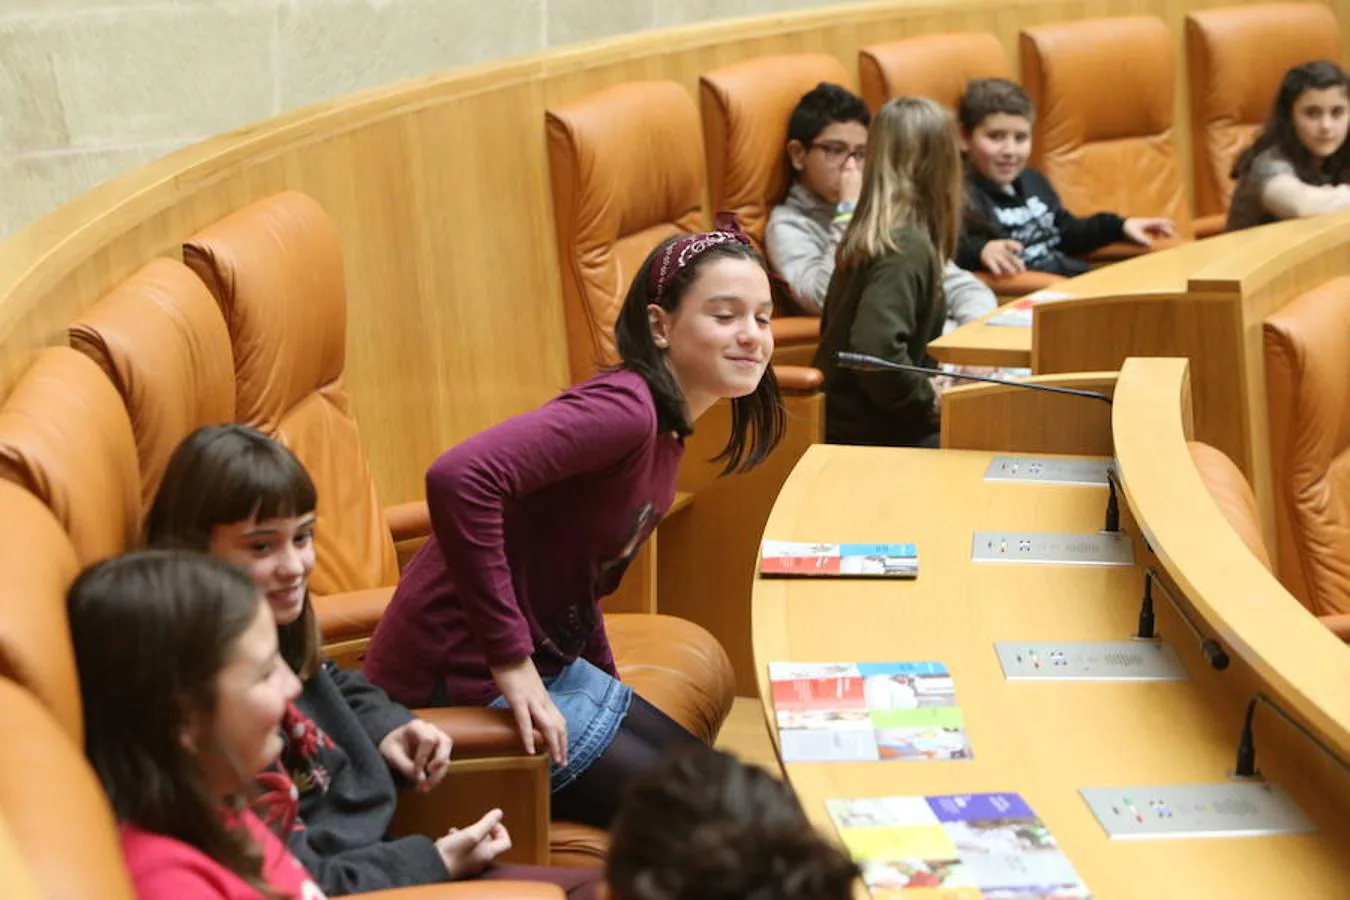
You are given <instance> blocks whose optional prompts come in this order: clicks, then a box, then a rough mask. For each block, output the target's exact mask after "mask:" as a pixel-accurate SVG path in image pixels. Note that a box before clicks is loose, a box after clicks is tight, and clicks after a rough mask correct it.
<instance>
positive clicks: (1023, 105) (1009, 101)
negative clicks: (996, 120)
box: [956, 78, 1036, 136]
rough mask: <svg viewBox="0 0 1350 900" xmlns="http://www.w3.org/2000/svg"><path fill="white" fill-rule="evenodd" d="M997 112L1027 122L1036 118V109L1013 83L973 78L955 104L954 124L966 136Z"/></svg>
mask: <svg viewBox="0 0 1350 900" xmlns="http://www.w3.org/2000/svg"><path fill="white" fill-rule="evenodd" d="M998 113H1003V114H1004V115H1006V116H1021V117H1022V118H1024V119H1026V120H1027V121H1028V122H1034V121H1035V119H1036V107H1035V106H1034V105H1033V104H1032V102H1031V98H1030V97H1028V96H1027V94H1026V91H1024V90H1022V88H1021V86H1020V85H1018V84H1017V82H1015V81H1009V80H1008V79H1006V78H976V79H973V80H972V81H970V82H969V83H968V84H967V85H966V90H965V93H963V94H962V95H961V99H960V100H959V101H957V104H956V118H957V121H959V122H960V123H961V130H962V131H963V132H965V134H966V135H967V136H969V135H970V133H971V132H973V131H974V130H975V129H976V128H978V127H979V125H980V123H981V122H983V121H984V120H985V119H987V118H989V117H990V116H993V115H997V114H998Z"/></svg>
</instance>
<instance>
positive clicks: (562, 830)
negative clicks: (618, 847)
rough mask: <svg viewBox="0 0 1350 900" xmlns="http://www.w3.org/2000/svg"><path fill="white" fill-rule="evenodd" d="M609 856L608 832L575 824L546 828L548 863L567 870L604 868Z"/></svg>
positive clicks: (565, 823) (556, 823) (567, 823)
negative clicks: (587, 867)
mask: <svg viewBox="0 0 1350 900" xmlns="http://www.w3.org/2000/svg"><path fill="white" fill-rule="evenodd" d="M608 854H609V832H607V831H602V830H600V829H599V828H592V827H591V826H589V825H578V824H577V823H576V822H553V823H551V824H550V825H549V826H548V861H549V864H550V865H554V866H565V867H567V868H583V867H585V866H604V864H605V858H606V857H607V856H608Z"/></svg>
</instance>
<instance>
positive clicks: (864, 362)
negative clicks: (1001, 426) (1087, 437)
mask: <svg viewBox="0 0 1350 900" xmlns="http://www.w3.org/2000/svg"><path fill="white" fill-rule="evenodd" d="M834 359H835V362H837V363H839V365H841V366H843V367H844V368H845V369H857V370H860V371H863V372H875V371H878V370H881V369H893V370H895V371H897V372H916V373H918V374H920V375H946V376H947V377H949V378H955V379H958V380H960V381H983V382H985V383H987V384H1002V385H1012V386H1013V387H1019V388H1026V389H1027V390H1029V391H1043V392H1045V393H1047V394H1068V395H1069V396H1071V397H1087V398H1089V399H1092V400H1100V401H1102V402H1103V403H1105V404H1106V405H1107V406H1110V405H1111V398H1110V397H1108V396H1106V395H1105V394H1099V393H1097V392H1096V391H1085V390H1082V389H1081V388H1071V387H1059V386H1058V385H1053V384H1036V383H1035V382H1028V381H1009V380H1007V379H1005V378H994V377H992V376H989V375H969V374H967V373H965V372H947V371H945V370H943V369H930V368H929V367H928V366H912V365H910V364H909V363H898V362H891V361H890V360H889V359H882V358H881V357H880V356H871V355H869V354H867V353H852V352H849V351H848V350H840V351H838V352H837V353H835V354H834Z"/></svg>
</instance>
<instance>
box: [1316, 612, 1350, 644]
mask: <svg viewBox="0 0 1350 900" xmlns="http://www.w3.org/2000/svg"><path fill="white" fill-rule="evenodd" d="M1317 621H1319V622H1321V623H1322V624H1323V625H1325V626H1327V628H1330V629H1331V633H1332V634H1334V635H1336V637H1338V638H1340V639H1341V640H1343V641H1350V615H1338V616H1318V617H1317Z"/></svg>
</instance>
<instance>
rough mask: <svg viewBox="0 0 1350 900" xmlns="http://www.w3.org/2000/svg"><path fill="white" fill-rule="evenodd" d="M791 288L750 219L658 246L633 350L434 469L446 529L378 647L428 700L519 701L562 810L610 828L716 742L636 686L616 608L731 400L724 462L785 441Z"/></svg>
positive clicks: (637, 312)
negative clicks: (783, 395) (623, 806)
mask: <svg viewBox="0 0 1350 900" xmlns="http://www.w3.org/2000/svg"><path fill="white" fill-rule="evenodd" d="M772 308H773V296H772V291H771V287H770V281H769V277H768V274H767V272H766V270H765V268H764V263H763V261H762V260H761V259H760V258H759V256H758V255H757V254H756V253H755V251H754V250H753V249H751V247H750V245H749V243H748V241H746V239H745V238H744V236H743V235H742V234H741V233H740V231H739V229H738V228H737V227H736V226H735V224H734V222H728V223H727V224H726V228H725V230H721V231H715V232H708V233H703V234H693V235H685V236H681V237H678V238H672V239H670V240H667V241H666V242H665V243H663V244H662V245H661V246H659V247H657V248H656V250H654V251H653V252H652V253H651V255H650V256H648V258H647V260H646V262H645V263H644V264H643V265H642V267H641V269H640V270H639V271H638V273H637V276H636V277H635V278H634V280H633V284H632V286H631V287H630V289H629V291H628V294H627V297H626V298H625V300H624V304H623V308H622V309H621V310H620V312H619V316H618V320H617V323H616V325H615V335H616V338H617V344H618V349H619V355H620V358H621V362H620V364H619V365H618V366H616V367H615V368H612V369H609V370H607V371H604V372H602V373H600V374H599V375H596V376H595V377H594V378H591V379H590V380H588V381H585V382H583V383H581V384H579V385H576V386H575V387H573V388H571V389H570V390H568V391H566V392H564V393H563V394H562V395H560V396H559V397H557V398H555V399H554V400H552V401H550V402H548V403H546V404H544V405H543V406H542V407H540V408H539V409H536V410H534V411H533V412H529V413H525V414H524V415H520V416H517V417H515V418H513V419H509V420H507V421H506V422H503V423H501V424H500V425H497V426H496V427H494V428H490V429H488V430H487V431H485V432H483V433H481V434H478V435H476V436H475V437H473V438H470V439H469V440H467V441H465V442H464V443H462V444H459V445H458V446H456V447H454V448H452V449H450V450H448V451H446V452H445V453H444V454H443V455H442V456H441V457H440V458H439V459H437V460H436V461H435V462H434V463H433V464H432V466H431V468H430V469H429V470H428V472H427V503H428V505H429V507H430V511H431V524H432V530H433V536H432V539H431V540H429V541H428V542H427V544H426V546H425V547H424V548H423V549H422V550H421V551H420V552H419V553H418V555H417V556H416V557H415V558H414V559H413V560H412V561H411V562H410V563H409V565H408V567H407V569H406V570H405V571H404V573H403V579H402V581H401V582H400V584H399V586H398V590H397V592H396V593H395V595H394V599H393V601H392V602H391V604H390V606H389V608H388V610H387V611H386V612H385V614H384V616H383V618H382V619H381V621H380V625H379V627H378V628H377V629H376V631H375V635H374V638H373V639H372V641H371V644H370V649H369V653H368V655H367V657H366V663H365V672H366V674H367V675H368V676H369V677H370V680H371V681H372V682H374V683H375V684H377V685H379V686H380V687H382V688H384V689H385V690H386V691H387V692H388V693H389V695H390V696H391V697H393V698H394V699H396V700H398V701H400V702H402V703H405V704H409V705H428V704H446V705H457V704H480V705H483V704H486V705H494V706H505V707H509V708H510V709H511V710H512V711H513V712H514V713H515V717H516V722H517V725H518V727H519V729H520V734H521V738H522V740H523V741H524V743H525V746H526V748H527V749H529V750H530V751H531V752H533V750H534V735H533V732H534V729H538V730H539V731H540V733H541V734H543V736H544V740H545V742H546V744H547V749H548V752H549V755H550V756H551V758H552V762H553V790H554V791H555V792H556V794H555V797H554V803H553V810H554V814H555V815H556V816H557V817H558V818H563V819H569V820H572V821H580V822H585V823H588V824H592V825H596V826H599V827H605V826H607V825H608V824H609V821H610V819H611V818H612V817H613V815H614V811H615V809H616V808H617V803H618V797H619V795H620V793H621V792H622V789H623V786H624V785H625V784H626V783H627V781H628V779H629V778H630V777H631V776H632V775H633V774H636V773H638V772H641V771H645V770H646V769H648V768H650V767H651V766H652V765H654V764H655V762H656V761H657V760H658V759H659V757H660V755H661V753H662V751H663V749H664V748H666V747H668V746H671V745H675V744H685V743H690V742H695V741H696V740H697V739H696V738H695V737H694V736H693V735H691V734H689V733H688V732H686V731H685V730H684V729H683V728H681V727H680V726H679V725H678V724H676V723H675V722H674V721H673V720H671V719H669V718H668V717H666V716H665V715H664V714H662V713H661V712H659V711H658V710H657V709H656V708H655V707H653V706H651V705H650V704H649V703H647V702H646V701H644V700H643V699H642V698H641V697H637V696H634V694H633V692H632V689H631V688H629V687H628V686H626V685H624V684H622V683H621V682H620V681H619V680H618V673H617V671H616V670H615V666H614V658H613V655H612V653H611V652H610V647H609V642H608V639H607V637H606V635H605V627H604V620H603V617H602V616H601V611H600V601H601V599H602V598H603V597H605V596H606V595H608V594H610V593H612V592H613V591H614V590H615V588H617V587H618V585H619V580H620V578H621V577H622V576H623V572H624V570H625V569H626V568H627V566H628V563H629V561H630V560H631V559H632V556H633V554H634V553H635V552H636V551H637V549H638V547H639V546H641V544H642V542H643V541H644V540H646V538H647V537H648V535H650V533H651V531H652V530H653V529H654V528H655V527H656V525H657V523H658V522H660V521H661V518H662V516H663V515H665V512H666V510H667V509H669V507H670V504H671V501H672V500H673V499H674V495H675V473H676V469H677V468H678V466H679V462H680V456H681V454H682V453H683V449H684V447H683V440H684V438H685V437H686V436H688V435H689V434H690V433H692V431H693V427H694V422H695V421H696V420H697V419H698V417H699V416H700V415H702V414H703V413H704V412H706V411H707V410H708V409H709V408H711V407H712V406H713V404H715V403H716V402H717V401H719V400H723V399H731V400H732V406H733V428H732V433H731V436H730V438H729V439H728V441H727V444H726V446H725V448H724V449H723V451H722V454H721V456H720V457H719V459H722V460H725V463H726V465H725V469H724V473H731V472H740V471H745V470H747V469H749V468H751V467H752V466H754V465H756V464H757V463H759V462H760V461H761V460H763V459H764V457H765V456H767V455H768V454H769V452H770V451H772V449H773V448H774V446H775V445H776V444H777V442H778V440H779V439H780V437H781V435H782V431H783V427H784V417H783V410H782V405H781V401H780V398H779V394H778V385H777V382H776V381H775V380H774V377H773V372H772V370H771V369H770V368H769V360H770V357H771V356H772V354H773V335H772V333H771V332H770V330H769V317H770V313H771V310H772Z"/></svg>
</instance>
